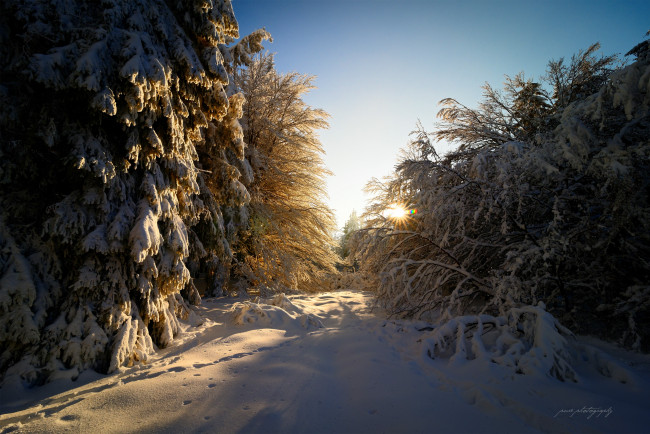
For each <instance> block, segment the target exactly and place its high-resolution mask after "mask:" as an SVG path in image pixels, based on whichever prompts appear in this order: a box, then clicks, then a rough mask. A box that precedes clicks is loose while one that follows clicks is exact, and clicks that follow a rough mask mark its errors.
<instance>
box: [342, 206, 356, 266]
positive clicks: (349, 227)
mask: <svg viewBox="0 0 650 434" xmlns="http://www.w3.org/2000/svg"><path fill="white" fill-rule="evenodd" d="M359 229H361V220H359V216H358V215H357V212H356V211H355V210H353V211H352V213H350V217H348V220H347V221H346V222H345V225H343V231H342V233H341V237H340V238H339V244H338V249H337V250H338V254H339V256H340V257H341V258H342V259H346V258H347V257H348V256H350V247H351V246H350V244H351V241H352V239H351V238H352V235H353V234H354V233H355V232H357V231H358V230H359Z"/></svg>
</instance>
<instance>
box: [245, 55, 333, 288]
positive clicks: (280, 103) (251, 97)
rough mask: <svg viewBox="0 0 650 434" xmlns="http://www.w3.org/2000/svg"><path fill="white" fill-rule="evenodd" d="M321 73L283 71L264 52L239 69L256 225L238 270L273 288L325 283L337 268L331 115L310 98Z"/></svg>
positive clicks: (249, 232) (249, 230) (252, 226)
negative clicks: (330, 201) (329, 200)
mask: <svg viewBox="0 0 650 434" xmlns="http://www.w3.org/2000/svg"><path fill="white" fill-rule="evenodd" d="M313 80H314V77H312V76H307V75H301V74H298V73H288V74H281V73H279V72H277V71H276V70H275V68H274V64H273V57H272V56H269V55H264V56H259V57H258V58H256V59H255V61H253V62H252V63H251V65H250V66H249V67H248V68H245V69H241V70H239V71H238V73H237V75H236V77H235V84H236V86H237V87H238V88H239V89H241V92H242V93H243V95H244V96H245V98H246V102H245V103H244V105H243V107H242V109H243V117H242V120H241V123H242V127H243V134H244V140H245V142H246V143H247V144H248V147H247V149H246V161H247V163H249V164H250V172H243V173H244V177H243V179H244V181H245V183H246V187H247V189H248V191H249V192H250V195H251V199H250V205H249V217H248V219H249V224H248V227H247V229H246V230H245V231H243V232H242V233H241V239H240V241H239V243H238V244H237V251H236V257H237V258H238V263H237V267H238V268H237V272H238V273H239V274H240V275H242V276H244V277H245V278H246V280H247V281H248V282H251V283H252V284H263V285H265V286H267V287H270V288H276V289H278V288H283V287H284V288H297V287H300V288H302V289H312V290H315V289H317V288H318V284H319V282H320V280H321V279H322V277H323V273H325V272H331V271H333V270H334V269H333V266H334V262H335V259H336V258H335V255H334V253H333V252H332V246H333V245H334V240H333V238H332V236H331V233H332V232H333V229H334V224H335V223H334V216H333V213H332V211H331V210H330V209H329V207H328V206H327V204H326V203H325V200H326V196H327V192H326V190H325V179H324V178H325V176H327V175H329V171H328V170H327V168H326V167H325V165H324V163H323V149H322V146H321V143H320V140H319V139H318V130H319V129H321V128H326V127H327V126H328V124H327V121H326V119H327V118H328V117H329V115H328V114H327V113H326V112H324V111H323V110H320V109H315V108H312V107H310V106H309V105H307V104H306V103H305V102H304V101H303V99H302V97H303V95H304V94H306V93H307V92H309V91H310V90H311V89H313V88H314V86H313V84H312V83H313Z"/></svg>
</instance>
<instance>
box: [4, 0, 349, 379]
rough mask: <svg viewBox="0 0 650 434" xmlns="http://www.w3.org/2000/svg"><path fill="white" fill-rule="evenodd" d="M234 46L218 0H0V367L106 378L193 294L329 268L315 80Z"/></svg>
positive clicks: (274, 284) (32, 375) (229, 14)
mask: <svg viewBox="0 0 650 434" xmlns="http://www.w3.org/2000/svg"><path fill="white" fill-rule="evenodd" d="M238 38H239V33H238V24H237V21H236V19H235V15H234V13H233V9H232V6H231V4H230V1H228V0H217V1H213V2H209V3H206V2H196V1H191V0H179V1H175V2H163V3H161V2H155V1H150V0H147V1H137V2H120V1H105V2H101V5H100V4H98V3H97V4H96V3H94V2H86V1H81V0H73V1H67V2H49V1H22V0H8V1H3V2H2V4H1V5H0V64H1V65H2V71H1V76H0V144H1V147H0V188H1V189H2V190H1V193H2V194H1V195H0V210H1V211H0V375H2V374H4V373H12V374H16V375H20V376H21V377H22V378H23V379H24V380H25V381H27V382H31V383H41V382H44V381H47V379H48V378H49V377H50V376H51V375H52V374H53V373H55V372H57V371H60V370H62V369H73V370H77V371H81V370H83V369H87V368H93V369H96V370H98V371H100V372H111V371H113V370H115V369H116V368H118V367H120V366H123V365H130V364H132V363H134V362H137V361H145V360H146V359H147V357H148V356H149V355H150V354H151V353H153V352H154V351H155V349H156V348H162V347H165V346H167V345H169V344H170V343H171V342H172V341H173V339H174V337H175V335H176V334H177V333H178V332H179V330H180V328H179V327H180V324H179V319H182V318H187V317H188V315H190V314H191V309H190V305H191V304H198V303H200V295H199V289H200V290H201V291H205V292H206V293H207V295H220V294H223V293H224V292H227V293H233V292H237V291H239V292H242V291H245V290H246V289H248V288H251V287H254V288H257V289H260V290H262V291H264V290H266V289H270V290H281V289H282V288H296V287H298V286H300V287H301V288H308V289H309V288H314V287H315V285H316V283H315V282H317V281H319V279H322V276H323V274H324V273H328V272H332V271H334V263H335V258H336V255H335V254H334V253H333V251H332V249H331V248H330V246H332V245H333V243H334V241H333V240H332V235H331V234H332V233H333V232H334V230H335V228H334V218H333V214H332V212H331V210H330V209H329V208H328V207H327V206H326V205H325V202H324V199H325V197H324V196H325V191H324V176H325V175H326V174H327V173H328V172H327V170H326V168H325V167H324V164H323V161H322V155H323V150H322V148H321V144H320V142H319V140H318V137H317V130H319V129H321V128H325V127H327V121H326V120H327V117H328V115H327V113H325V112H323V111H322V110H317V109H313V108H311V107H309V106H308V105H307V104H305V103H304V101H303V100H302V96H303V95H304V94H305V93H306V92H308V91H309V90H310V89H312V88H313V84H312V82H313V77H310V76H304V75H299V74H281V73H279V72H277V71H276V70H275V68H274V64H273V59H272V57H270V56H268V55H262V54H259V53H260V52H261V50H262V49H263V46H262V42H263V41H264V40H266V39H270V35H269V34H268V33H267V32H266V31H265V30H258V31H256V32H253V33H252V34H250V35H247V36H244V37H242V38H241V39H239V40H238ZM256 53H258V54H256ZM197 286H198V287H200V288H197Z"/></svg>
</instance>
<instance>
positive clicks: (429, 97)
mask: <svg viewBox="0 0 650 434" xmlns="http://www.w3.org/2000/svg"><path fill="white" fill-rule="evenodd" d="M233 8H234V10H235V15H236V17H237V20H238V22H239V26H240V34H241V35H245V34H247V33H250V32H251V31H253V30H255V29H257V28H261V27H265V28H266V29H267V30H268V31H269V32H270V33H271V34H272V36H273V40H274V42H273V43H267V44H266V45H265V46H266V48H267V50H268V51H270V52H272V53H275V55H276V57H275V59H276V67H277V69H278V70H280V71H282V72H289V71H297V72H300V73H306V74H312V75H316V76H317V77H318V78H317V79H316V85H317V86H318V89H315V90H314V91H312V92H311V93H310V94H309V95H308V96H307V97H306V98H305V100H306V101H307V102H308V103H309V104H311V105H312V106H314V107H318V108H322V109H324V110H325V111H327V112H328V113H329V114H330V115H331V116H332V117H331V119H330V120H329V121H330V128H329V130H326V131H322V132H321V134H320V137H321V141H322V143H323V146H324V148H325V152H326V156H325V162H326V164H327V166H328V167H329V169H330V170H332V171H333V172H334V176H332V177H331V178H329V179H328V191H329V196H330V206H331V207H332V208H333V209H335V211H336V215H337V220H338V225H339V227H340V226H342V225H343V224H344V222H345V220H347V218H348V216H349V215H350V213H351V212H352V210H353V209H356V210H357V212H358V213H361V212H362V211H363V209H364V207H365V202H366V200H367V197H366V196H365V195H364V193H363V187H364V186H365V184H366V183H367V182H368V180H369V179H370V178H372V177H378V178H379V177H382V176H385V175H388V174H390V172H391V171H392V168H393V166H394V165H395V163H396V162H397V156H398V152H399V150H400V148H403V147H404V146H405V145H406V144H407V142H408V138H409V132H411V131H412V130H413V129H414V127H415V124H416V122H417V121H418V119H419V120H421V121H422V123H423V125H424V127H425V128H426V129H427V130H429V131H431V130H433V129H434V122H435V115H436V113H437V111H438V105H437V103H438V101H440V100H441V99H443V98H447V97H452V98H455V99H457V100H459V101H460V102H461V103H463V104H465V105H468V106H475V105H476V103H477V102H478V101H479V99H480V97H481V86H482V85H483V84H484V83H485V82H489V83H490V84H492V85H493V86H494V87H500V85H501V83H502V82H503V78H504V74H507V75H515V74H517V73H518V72H521V71H524V72H525V73H526V76H527V77H535V78H538V77H540V76H541V75H543V74H544V71H545V68H546V64H547V62H548V60H550V59H559V58H560V57H567V58H569V57H571V55H572V54H575V53H576V52H577V51H578V50H580V49H585V48H587V47H588V46H589V45H591V44H592V43H594V42H600V43H601V45H602V48H601V53H603V54H613V53H620V54H625V53H626V52H627V51H628V50H629V49H630V48H632V47H633V46H634V45H635V44H637V43H638V42H640V41H641V40H643V39H644V35H645V33H646V32H647V31H648V30H650V1H647V0H645V1H633V0H623V1H597V0H591V1H568V0H565V1H552V0H547V1H536V2H532V1H525V0H519V1H505V0H502V1H487V0H484V1H462V0H457V1H450V0H447V1H438V0H428V1H425V0H390V1H389V0H348V1H338V0H329V1H319V0H303V1H298V0H233ZM444 150H445V148H444V147H442V146H441V149H440V151H443V152H444Z"/></svg>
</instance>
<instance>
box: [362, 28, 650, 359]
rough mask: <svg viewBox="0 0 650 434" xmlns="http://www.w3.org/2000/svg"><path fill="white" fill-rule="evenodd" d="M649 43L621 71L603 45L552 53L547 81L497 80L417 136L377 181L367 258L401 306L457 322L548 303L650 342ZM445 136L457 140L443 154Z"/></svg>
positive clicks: (607, 333) (642, 344)
mask: <svg viewBox="0 0 650 434" xmlns="http://www.w3.org/2000/svg"><path fill="white" fill-rule="evenodd" d="M647 46H648V42H647V41H646V42H644V43H642V44H640V45H639V46H638V47H636V48H635V50H634V51H633V52H631V54H633V55H634V56H635V57H636V59H635V60H634V61H633V62H632V63H630V64H629V65H627V66H625V67H619V68H618V69H614V68H613V67H612V65H613V63H614V61H615V58H614V57H600V58H598V57H596V55H595V52H596V49H597V48H598V46H597V45H594V46H592V47H590V48H589V49H588V50H586V51H585V52H581V53H579V54H578V55H577V56H574V57H573V58H572V60H571V62H570V63H569V64H568V65H566V64H565V63H564V60H560V61H552V62H550V63H549V68H548V73H547V76H546V78H545V83H546V86H545V85H544V84H543V83H536V82H533V81H530V80H525V79H524V78H523V76H521V75H520V76H517V77H515V78H508V79H507V80H506V83H505V88H504V91H503V92H500V91H497V90H494V89H493V88H492V87H491V86H489V85H486V86H485V93H484V99H483V101H482V102H481V104H480V105H479V107H478V108H477V109H471V108H468V107H466V106H463V105H462V104H460V103H458V102H457V101H455V100H453V99H446V100H443V101H442V104H443V108H442V110H441V111H440V112H439V113H438V116H439V118H440V119H441V122H440V123H439V124H438V129H437V130H436V131H435V132H434V133H431V134H429V133H426V132H425V131H423V130H422V129H419V130H418V131H416V132H415V133H414V134H415V138H414V140H413V142H412V143H411V145H410V147H409V149H407V151H406V153H405V156H404V158H403V160H402V161H401V163H400V164H399V165H398V166H397V169H396V171H395V173H394V175H393V176H392V177H391V178H389V179H387V180H386V181H384V182H379V181H375V183H374V184H373V185H372V187H373V188H374V189H375V193H376V198H375V201H374V202H373V203H372V204H371V206H370V207H369V209H368V213H367V214H368V215H367V218H368V220H367V221H368V228H367V229H364V230H363V231H362V234H363V238H362V240H361V244H360V247H359V248H360V250H359V257H360V258H361V264H362V268H363V270H364V271H365V272H366V273H367V274H368V275H370V276H375V283H374V284H375V285H376V286H377V288H378V289H377V296H378V298H379V300H380V301H381V303H382V304H383V305H384V306H385V307H386V308H387V309H388V310H389V311H390V312H391V313H393V314H395V315H400V316H408V317H416V318H428V319H437V320H446V319H450V318H453V317H454V316H456V315H461V314H465V313H486V314H492V315H507V314H508V312H512V309H514V308H516V307H517V306H521V305H536V304H537V303H538V302H544V303H545V307H546V309H548V310H549V311H551V312H552V313H554V314H556V315H559V317H560V318H561V319H562V321H563V322H565V323H566V325H569V326H570V327H571V328H573V329H575V330H577V331H579V332H585V333H592V334H598V335H600V336H603V337H609V338H618V339H620V341H621V342H622V343H625V344H626V345H630V346H632V347H634V348H644V349H646V350H647V349H648V348H649V343H648V333H647V330H648V322H647V318H648V317H649V316H648V310H650V287H648V284H647V282H648V278H649V277H650V265H649V264H650V238H649V237H648V234H650V219H649V218H648V216H649V215H650V202H649V197H650V196H649V193H650V191H649V190H648V186H649V185H650V178H649V175H648V174H649V173H650V172H649V171H648V169H650V167H649V159H648V155H650V154H649V153H648V152H649V151H650V141H649V139H648V137H650V135H649V133H650V130H649V128H650V117H649V115H648V113H649V111H648V110H649V109H650V99H649V98H648V86H649V85H650V82H649V81H648V78H649V77H650V59H649V58H648V55H647V53H648V51H647ZM639 47H641V48H639ZM548 87H550V88H551V91H549V92H547V91H546V89H547V88H548ZM440 140H445V141H448V142H450V143H454V144H456V145H457V148H456V149H455V150H454V151H452V152H450V153H448V154H447V155H445V156H443V157H441V156H439V155H438V154H437V153H436V150H435V147H434V145H433V143H434V142H435V141H440ZM393 203H412V204H414V205H415V206H416V207H417V208H418V210H419V212H418V214H417V215H416V216H415V217H413V218H412V219H411V220H410V222H409V225H406V226H405V225H402V226H399V225H396V224H395V222H394V221H391V220H390V219H386V218H385V217H384V216H383V215H382V214H381V211H382V210H384V209H386V208H388V207H389V206H390V205H391V204H393ZM479 322H480V321H479ZM459 345H460V344H459Z"/></svg>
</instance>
